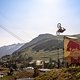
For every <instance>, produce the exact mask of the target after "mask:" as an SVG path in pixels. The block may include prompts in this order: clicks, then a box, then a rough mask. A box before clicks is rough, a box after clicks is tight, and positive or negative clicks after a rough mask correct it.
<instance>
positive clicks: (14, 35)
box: [0, 25, 25, 42]
mask: <svg viewBox="0 0 80 80" xmlns="http://www.w3.org/2000/svg"><path fill="white" fill-rule="evenodd" d="M0 27H1V28H2V29H4V30H5V31H6V32H8V33H9V34H10V35H12V36H13V37H15V38H16V39H18V40H19V41H21V42H25V41H24V40H23V39H21V38H20V37H19V36H17V35H16V34H14V33H13V32H11V31H10V30H8V29H7V28H6V27H4V26H2V25H0Z"/></svg>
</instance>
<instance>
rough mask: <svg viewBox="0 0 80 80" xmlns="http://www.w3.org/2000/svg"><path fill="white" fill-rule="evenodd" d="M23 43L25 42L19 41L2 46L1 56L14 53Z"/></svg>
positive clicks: (0, 49) (0, 48)
mask: <svg viewBox="0 0 80 80" xmlns="http://www.w3.org/2000/svg"><path fill="white" fill-rule="evenodd" d="M22 45H23V43H22V44H20V43H18V44H12V45H8V46H2V47H0V57H2V56H5V55H9V54H12V53H13V52H14V51H16V50H17V49H19V48H20V47H21V46H22Z"/></svg>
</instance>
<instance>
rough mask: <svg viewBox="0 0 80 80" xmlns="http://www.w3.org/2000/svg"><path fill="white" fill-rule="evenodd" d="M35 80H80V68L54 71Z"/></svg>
mask: <svg viewBox="0 0 80 80" xmlns="http://www.w3.org/2000/svg"><path fill="white" fill-rule="evenodd" d="M34 80H80V67H70V68H63V69H53V70H52V71H50V72H47V73H45V74H43V75H40V76H38V77H36V78H35V79H34Z"/></svg>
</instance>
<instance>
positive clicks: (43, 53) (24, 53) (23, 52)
mask: <svg viewBox="0 0 80 80" xmlns="http://www.w3.org/2000/svg"><path fill="white" fill-rule="evenodd" d="M68 36H74V37H78V38H80V34H78V35H68ZM63 37H64V35H60V36H54V35H52V34H40V35H39V36H38V37H36V38H34V39H33V40H31V41H30V42H29V43H26V44H24V45H23V46H22V47H21V48H19V49H18V50H16V51H15V52H13V54H12V56H13V57H14V58H16V59H19V60H20V59H22V60H26V59H28V58H32V59H34V60H35V59H43V60H48V59H49V58H52V59H54V60H57V58H58V53H59V58H63Z"/></svg>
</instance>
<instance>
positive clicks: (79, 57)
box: [64, 37, 80, 64]
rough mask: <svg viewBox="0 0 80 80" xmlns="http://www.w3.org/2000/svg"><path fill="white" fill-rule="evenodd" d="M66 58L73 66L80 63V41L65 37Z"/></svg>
mask: <svg viewBox="0 0 80 80" xmlns="http://www.w3.org/2000/svg"><path fill="white" fill-rule="evenodd" d="M64 58H65V60H66V61H67V62H68V63H69V64H71V63H73V64H78V63H80V40H79V39H77V38H75V37H74V38H73V37H64Z"/></svg>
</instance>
